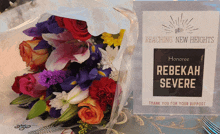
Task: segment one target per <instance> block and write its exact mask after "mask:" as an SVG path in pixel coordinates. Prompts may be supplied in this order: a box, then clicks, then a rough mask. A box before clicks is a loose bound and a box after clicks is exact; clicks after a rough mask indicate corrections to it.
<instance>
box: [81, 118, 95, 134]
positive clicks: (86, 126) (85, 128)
mask: <svg viewBox="0 0 220 134" xmlns="http://www.w3.org/2000/svg"><path fill="white" fill-rule="evenodd" d="M78 123H79V124H81V125H79V128H80V130H79V132H78V134H86V133H87V131H88V130H91V129H92V125H90V124H87V123H84V122H82V121H78Z"/></svg>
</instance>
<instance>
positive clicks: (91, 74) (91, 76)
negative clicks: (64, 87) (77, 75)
mask: <svg viewBox="0 0 220 134" xmlns="http://www.w3.org/2000/svg"><path fill="white" fill-rule="evenodd" d="M97 75H98V70H97V69H96V68H93V69H92V70H91V71H90V72H89V79H90V80H94V79H95V78H96V77H97Z"/></svg>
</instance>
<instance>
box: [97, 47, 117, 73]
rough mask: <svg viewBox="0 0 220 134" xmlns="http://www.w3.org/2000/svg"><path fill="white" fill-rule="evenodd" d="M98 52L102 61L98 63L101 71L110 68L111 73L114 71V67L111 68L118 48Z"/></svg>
mask: <svg viewBox="0 0 220 134" xmlns="http://www.w3.org/2000/svg"><path fill="white" fill-rule="evenodd" d="M99 50H100V52H101V53H102V60H101V62H100V64H101V65H103V70H104V69H108V68H111V69H112V71H115V70H116V69H115V67H114V66H113V64H112V63H113V61H114V59H115V57H116V56H117V53H118V47H115V49H113V48H111V47H110V46H107V47H106V51H105V50H103V49H101V48H99Z"/></svg>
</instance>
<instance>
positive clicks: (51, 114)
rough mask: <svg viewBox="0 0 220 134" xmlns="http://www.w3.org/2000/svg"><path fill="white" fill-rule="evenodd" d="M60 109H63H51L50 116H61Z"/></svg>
mask: <svg viewBox="0 0 220 134" xmlns="http://www.w3.org/2000/svg"><path fill="white" fill-rule="evenodd" d="M60 111H61V109H59V110H56V109H55V108H53V107H52V108H51V109H50V116H51V117H53V118H59V117H60V116H61V114H60Z"/></svg>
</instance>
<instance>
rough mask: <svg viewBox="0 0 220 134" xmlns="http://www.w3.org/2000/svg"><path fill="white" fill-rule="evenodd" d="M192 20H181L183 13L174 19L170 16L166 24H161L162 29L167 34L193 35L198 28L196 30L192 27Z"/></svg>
mask: <svg viewBox="0 0 220 134" xmlns="http://www.w3.org/2000/svg"><path fill="white" fill-rule="evenodd" d="M193 19H194V18H191V19H185V18H183V13H182V14H181V16H180V17H178V18H176V19H174V18H173V17H172V16H170V21H169V22H168V23H167V24H163V25H162V26H163V29H164V31H165V32H166V33H167V34H169V33H175V34H178V33H182V32H185V33H189V34H191V33H193V32H194V31H196V30H199V28H196V27H194V26H193V24H192V22H193Z"/></svg>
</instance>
